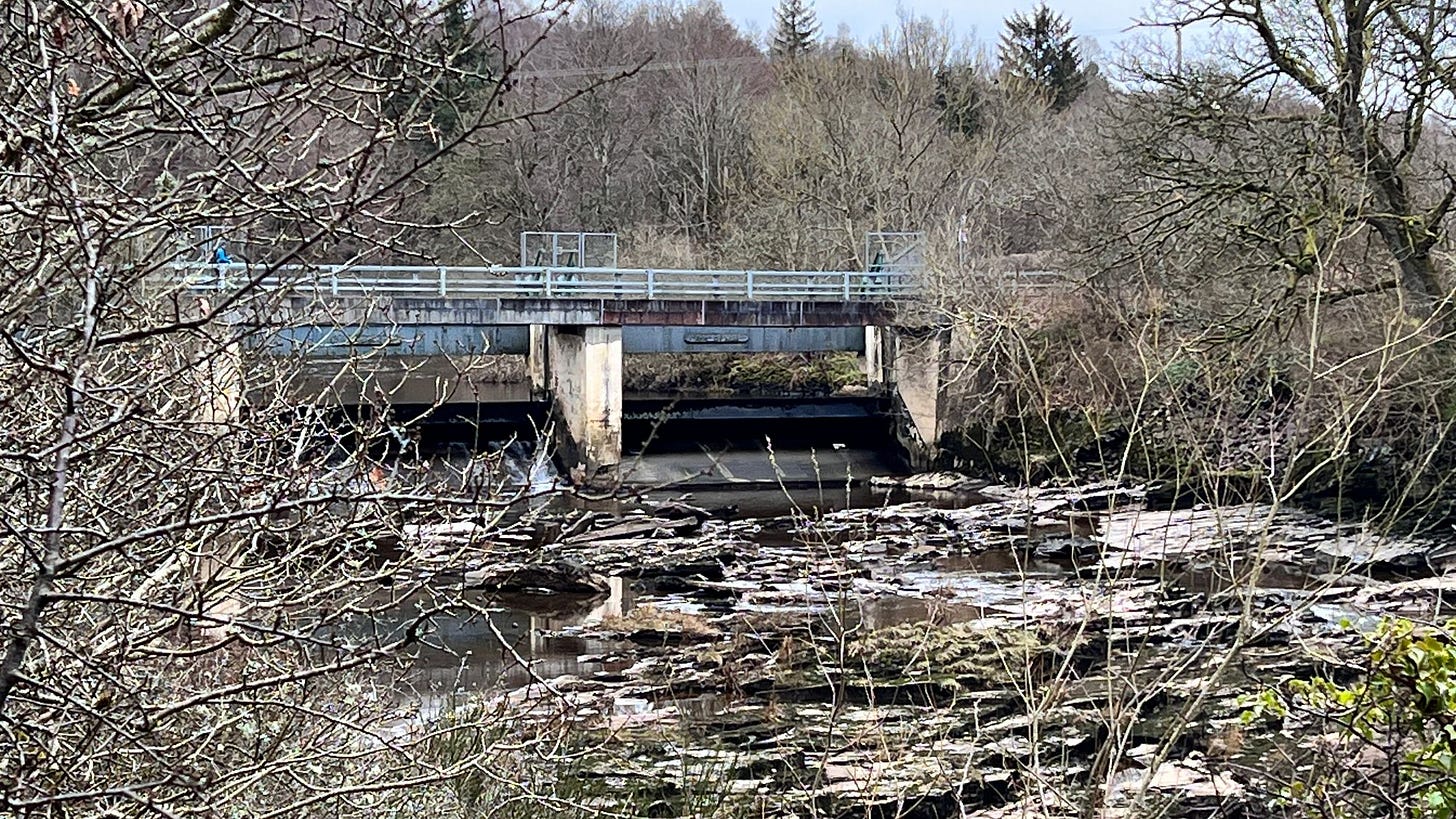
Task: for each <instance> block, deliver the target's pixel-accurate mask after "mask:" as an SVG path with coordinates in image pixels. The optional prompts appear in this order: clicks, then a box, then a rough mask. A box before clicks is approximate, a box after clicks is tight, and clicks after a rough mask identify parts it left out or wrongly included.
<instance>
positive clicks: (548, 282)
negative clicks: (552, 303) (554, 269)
mask: <svg viewBox="0 0 1456 819" xmlns="http://www.w3.org/2000/svg"><path fill="white" fill-rule="evenodd" d="M545 278H546V298H548V299H549V298H551V268H549V267H548V268H546V272H545Z"/></svg>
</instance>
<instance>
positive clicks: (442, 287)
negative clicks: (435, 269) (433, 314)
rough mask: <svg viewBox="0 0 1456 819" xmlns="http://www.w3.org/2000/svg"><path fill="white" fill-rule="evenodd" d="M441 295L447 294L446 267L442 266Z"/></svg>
mask: <svg viewBox="0 0 1456 819" xmlns="http://www.w3.org/2000/svg"><path fill="white" fill-rule="evenodd" d="M440 295H441V296H444V295H445V268H444V267H441V268H440Z"/></svg>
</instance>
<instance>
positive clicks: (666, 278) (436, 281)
mask: <svg viewBox="0 0 1456 819" xmlns="http://www.w3.org/2000/svg"><path fill="white" fill-rule="evenodd" d="M172 267H173V269H174V270H176V271H177V272H178V273H180V274H182V278H183V280H184V281H185V282H186V284H187V286H188V287H191V288H193V289H198V290H227V289H230V288H232V287H236V286H238V285H240V284H241V283H243V282H248V281H253V280H254V279H257V278H258V272H259V269H258V267H257V266H255V265H247V264H241V263H232V264H208V263H205V262H183V263H177V264H175V265H173V266H172ZM263 270H264V273H265V275H263V276H262V277H261V279H259V282H258V283H259V285H260V286H262V287H263V288H264V289H270V290H271V289H281V288H294V289H297V288H300V287H302V288H309V287H312V288H313V289H314V290H315V291H316V292H318V293H326V294H328V295H332V296H358V295H372V294H390V295H396V296H433V297H443V298H452V297H453V298H478V297H482V296H490V297H507V298H601V299H666V300H672V299H679V300H681V299H725V300H735V301H736V300H746V301H764V300H803V301H885V300H889V299H894V298H902V297H905V296H909V295H911V294H912V293H913V292H914V290H915V281H914V278H915V277H914V275H913V274H911V273H907V272H903V271H883V272H874V273H866V272H863V271H804V270H690V269H657V268H616V267H480V266H448V267H440V266H424V265H279V266H276V267H270V268H264V269H263Z"/></svg>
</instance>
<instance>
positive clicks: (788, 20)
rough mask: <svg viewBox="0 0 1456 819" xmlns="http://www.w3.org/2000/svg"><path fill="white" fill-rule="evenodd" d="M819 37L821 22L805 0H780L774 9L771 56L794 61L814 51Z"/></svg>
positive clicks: (776, 58)
mask: <svg viewBox="0 0 1456 819" xmlns="http://www.w3.org/2000/svg"><path fill="white" fill-rule="evenodd" d="M818 36H819V20H818V18H817V17H815V15H814V9H813V8H812V7H811V6H810V5H809V4H808V3H806V2H805V0H779V5H778V8H776V9H774V37H773V44H772V46H771V48H770V54H771V55H772V56H773V58H774V59H775V60H785V59H793V58H795V57H798V56H801V55H803V54H807V53H808V52H809V51H812V50H813V48H814V45H815V38H816V37H818Z"/></svg>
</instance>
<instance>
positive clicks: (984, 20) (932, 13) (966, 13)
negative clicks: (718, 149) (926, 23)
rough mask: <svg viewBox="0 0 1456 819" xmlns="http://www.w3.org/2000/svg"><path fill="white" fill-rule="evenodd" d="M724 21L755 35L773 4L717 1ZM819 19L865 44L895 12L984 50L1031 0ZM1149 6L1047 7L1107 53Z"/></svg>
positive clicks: (865, 8)
mask: <svg viewBox="0 0 1456 819" xmlns="http://www.w3.org/2000/svg"><path fill="white" fill-rule="evenodd" d="M720 2H721V3H722V5H723V10H724V11H725V12H727V14H728V16H729V17H731V18H732V19H734V20H735V21H737V22H739V23H740V24H742V25H744V26H745V27H749V28H755V29H757V30H758V31H760V32H765V31H768V30H769V29H770V28H772V24H773V9H774V5H775V0H720ZM811 2H812V4H813V7H814V10H815V12H816V13H817V14H818V16H819V24H820V30H821V31H822V32H823V33H824V34H826V35H829V36H833V35H834V34H836V33H837V32H838V31H839V28H840V25H841V24H844V25H846V26H848V29H849V33H850V34H851V35H853V36H854V37H855V38H856V39H860V40H864V39H870V38H873V37H875V36H877V35H878V34H879V33H880V30H881V29H882V28H883V27H884V26H886V25H889V24H891V23H894V22H895V20H896V16H897V9H898V8H903V9H904V10H905V11H908V12H910V13H912V14H914V15H917V16H925V17H930V18H931V19H933V20H937V21H938V20H940V19H941V18H942V17H945V18H948V19H949V20H950V21H951V22H952V23H954V24H955V29H956V31H957V32H960V33H961V34H963V35H970V34H974V36H975V38H976V39H977V40H979V41H981V42H983V43H986V44H993V43H995V41H996V39H997V37H998V36H999V35H1000V31H1001V24H1002V21H1003V20H1005V19H1006V18H1007V17H1008V16H1010V15H1011V14H1012V13H1013V12H1016V11H1028V10H1030V9H1031V8H1032V7H1033V6H1034V5H1036V0H900V2H899V4H898V6H897V4H896V3H895V2H894V0H811ZM1148 4H1149V0H1047V6H1048V7H1050V8H1051V9H1052V10H1054V11H1057V12H1059V13H1061V14H1062V15H1064V16H1066V17H1067V18H1068V19H1069V20H1071V21H1072V30H1073V32H1074V33H1076V34H1077V35H1078V36H1080V37H1086V38H1091V39H1093V40H1096V41H1097V43H1098V45H1100V46H1101V47H1102V48H1103V49H1110V48H1111V47H1112V46H1113V45H1114V44H1115V43H1116V42H1117V41H1119V40H1121V39H1125V38H1126V36H1127V35H1124V34H1123V33H1122V32H1123V30H1124V29H1126V28H1127V27H1128V26H1130V25H1132V22H1133V19H1134V18H1135V17H1137V16H1139V15H1140V14H1141V13H1142V12H1143V11H1144V10H1145V9H1146V8H1147V6H1148Z"/></svg>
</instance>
